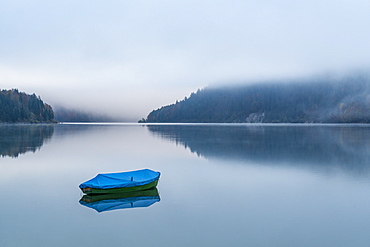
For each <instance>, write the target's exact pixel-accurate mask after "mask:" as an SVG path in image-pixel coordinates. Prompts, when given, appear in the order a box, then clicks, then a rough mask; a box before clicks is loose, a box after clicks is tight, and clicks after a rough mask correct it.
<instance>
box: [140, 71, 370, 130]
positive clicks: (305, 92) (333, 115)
mask: <svg viewBox="0 0 370 247" xmlns="http://www.w3.org/2000/svg"><path fill="white" fill-rule="evenodd" d="M139 122H150V123H157V122H163V123H179V122H182V123H370V79H369V77H368V76H362V75H357V76H351V77H346V78H341V79H332V78H326V79H325V78H317V79H311V80H307V79H306V80H296V81H288V82H274V81H270V82H260V83H255V84H248V85H234V86H224V87H206V88H204V89H199V90H198V91H197V92H196V93H192V94H191V95H190V97H188V98H187V97H185V98H184V99H183V100H181V101H178V102H176V103H175V104H172V105H167V106H164V107H161V108H159V109H157V110H154V111H152V112H151V113H150V114H149V115H148V116H147V118H146V119H142V120H140V121H139Z"/></svg>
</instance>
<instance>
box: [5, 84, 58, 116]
mask: <svg viewBox="0 0 370 247" xmlns="http://www.w3.org/2000/svg"><path fill="white" fill-rule="evenodd" d="M0 122H3V123H24V122H27V123H44V122H46V123H51V122H54V112H53V109H52V107H51V106H50V105H48V104H46V103H44V102H43V101H42V100H41V98H40V97H38V96H36V95H35V94H32V95H29V94H26V93H23V92H19V91H18V90H17V89H12V90H1V91H0Z"/></svg>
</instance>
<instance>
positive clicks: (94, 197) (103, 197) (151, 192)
mask: <svg viewBox="0 0 370 247" xmlns="http://www.w3.org/2000/svg"><path fill="white" fill-rule="evenodd" d="M143 196H153V197H154V196H159V193H158V190H157V188H152V189H148V190H140V191H132V192H125V193H110V194H89V195H84V196H83V197H82V198H81V201H85V202H88V203H92V202H97V201H101V200H112V199H121V198H131V197H143Z"/></svg>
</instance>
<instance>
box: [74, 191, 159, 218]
mask: <svg viewBox="0 0 370 247" xmlns="http://www.w3.org/2000/svg"><path fill="white" fill-rule="evenodd" d="M159 201H160V197H159V194H158V190H157V188H153V189H149V190H142V191H136V192H126V193H116V194H91V195H84V196H83V197H82V198H81V200H80V204H81V205H84V206H86V207H89V208H92V209H95V210H96V211H97V212H99V213H101V212H104V211H111V210H117V209H127V208H140V207H149V206H151V205H153V204H154V203H156V202H159Z"/></svg>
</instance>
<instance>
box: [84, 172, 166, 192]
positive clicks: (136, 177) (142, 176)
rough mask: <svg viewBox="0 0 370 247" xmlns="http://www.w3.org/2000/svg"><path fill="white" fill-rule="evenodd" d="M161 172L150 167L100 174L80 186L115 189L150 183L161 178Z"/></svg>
mask: <svg viewBox="0 0 370 247" xmlns="http://www.w3.org/2000/svg"><path fill="white" fill-rule="evenodd" d="M160 174H161V173H160V172H155V171H152V170H149V169H143V170H137V171H131V172H118V173H106V174H98V175H96V177H94V178H92V179H90V180H88V181H86V182H84V183H82V184H80V186H79V187H80V188H81V189H82V188H94V189H114V188H125V187H136V186H141V185H145V184H149V183H151V182H154V181H156V180H158V179H159V176H160Z"/></svg>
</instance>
